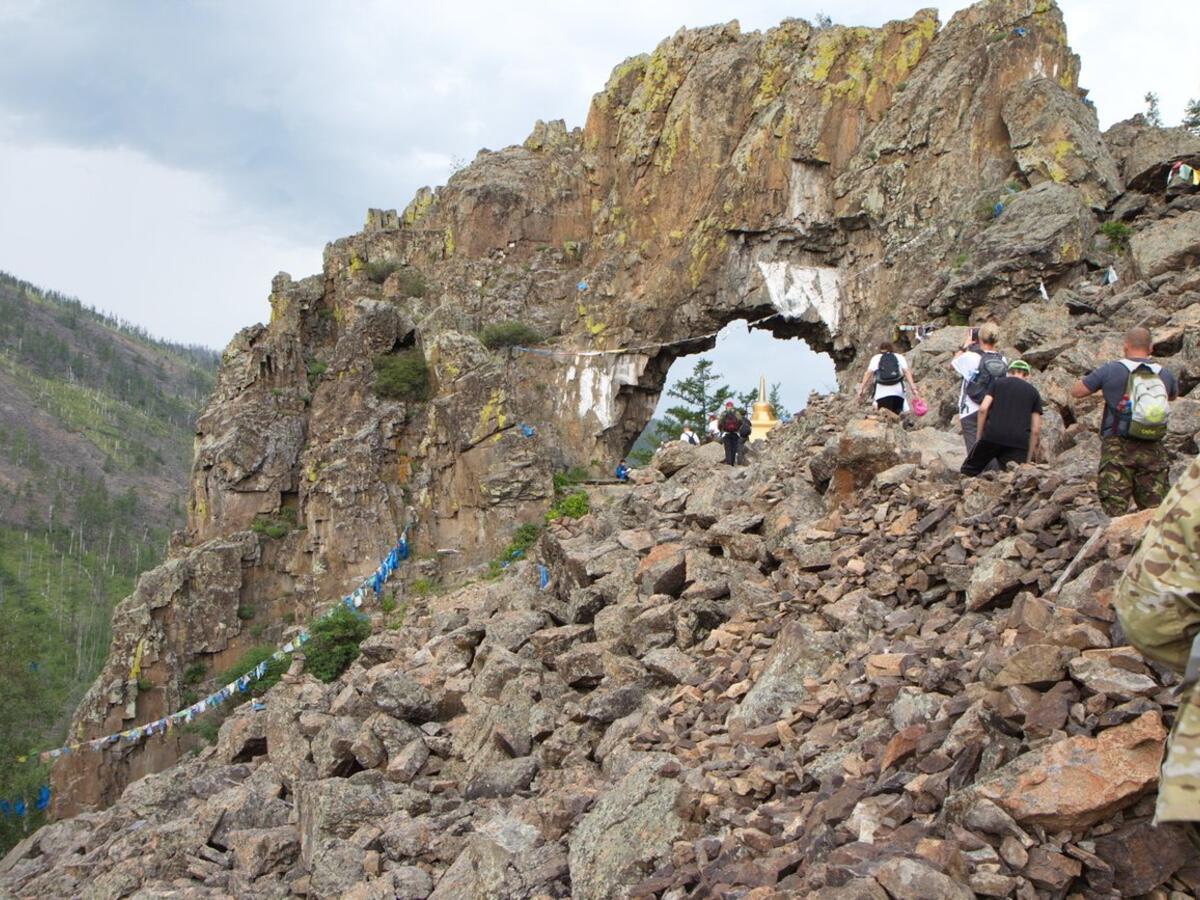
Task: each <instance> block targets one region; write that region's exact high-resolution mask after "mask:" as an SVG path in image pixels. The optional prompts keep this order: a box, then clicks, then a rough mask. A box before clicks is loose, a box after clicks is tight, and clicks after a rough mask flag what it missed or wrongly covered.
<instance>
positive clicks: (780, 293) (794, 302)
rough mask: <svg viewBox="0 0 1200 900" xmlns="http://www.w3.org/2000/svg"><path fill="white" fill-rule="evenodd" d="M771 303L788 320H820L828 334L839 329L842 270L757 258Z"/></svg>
mask: <svg viewBox="0 0 1200 900" xmlns="http://www.w3.org/2000/svg"><path fill="white" fill-rule="evenodd" d="M758 268H759V271H761V272H762V276H763V280H764V281H765V282H766V285H767V292H768V294H769V295H770V297H771V305H772V306H774V307H775V308H776V309H777V310H779V311H780V312H781V313H783V314H784V315H785V316H787V317H788V318H789V319H801V320H803V321H807V322H816V321H821V322H823V323H824V324H825V327H826V328H828V329H829V333H830V335H835V334H837V332H838V325H839V322H840V319H841V306H842V273H841V272H840V271H839V270H838V269H836V268H834V267H832V266H801V265H797V264H795V263H790V262H769V261H766V260H760V261H759V263H758Z"/></svg>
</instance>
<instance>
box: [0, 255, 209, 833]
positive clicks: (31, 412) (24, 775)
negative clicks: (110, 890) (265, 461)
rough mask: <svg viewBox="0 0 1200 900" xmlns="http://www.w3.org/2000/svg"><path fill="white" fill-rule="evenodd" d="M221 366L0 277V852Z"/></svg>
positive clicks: (169, 501)
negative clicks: (4, 804) (5, 807)
mask: <svg viewBox="0 0 1200 900" xmlns="http://www.w3.org/2000/svg"><path fill="white" fill-rule="evenodd" d="M216 363H217V355H216V354H215V353H214V352H213V351H211V350H208V349H206V348H201V347H183V346H179V345H175V344H170V343H166V342H163V341H158V340H155V339H153V338H151V337H150V336H149V335H147V334H146V333H145V332H144V331H142V330H141V329H138V328H136V327H134V326H131V325H129V324H127V323H123V322H119V321H116V320H114V319H112V318H109V317H106V316H104V315H102V314H99V313H97V312H96V311H94V310H92V309H89V308H87V307H85V306H83V305H82V304H81V303H80V302H79V301H78V300H74V299H71V298H67V297H63V296H61V295H58V294H55V293H53V292H47V291H43V290H40V289H38V288H36V287H34V286H33V285H31V284H28V283H26V282H23V281H20V280H18V279H16V278H13V277H11V276H9V275H6V274H3V273H0V622H2V623H3V627H2V628H0V684H3V686H4V694H5V699H4V702H3V703H2V704H0V799H3V800H8V801H10V814H9V815H7V816H0V846H7V845H8V844H9V843H11V841H12V839H13V838H14V837H15V836H18V835H19V834H20V833H22V832H23V831H24V830H25V829H26V828H27V827H32V825H33V821H32V819H33V817H31V816H29V815H27V816H26V817H19V816H14V815H12V814H11V802H12V801H15V800H17V799H25V800H26V801H28V802H29V805H30V808H31V809H32V808H33V807H34V806H36V794H37V787H38V786H39V785H40V784H41V783H42V782H44V781H45V772H44V771H42V769H41V767H39V766H37V765H36V764H28V763H26V764H14V765H10V763H14V762H15V758H16V757H18V756H21V755H24V754H25V753H26V752H27V751H30V750H38V749H41V748H42V746H43V745H44V744H46V743H47V742H50V743H53V742H54V740H55V739H56V738H57V737H61V736H62V733H63V731H64V729H65V728H66V725H67V721H68V716H69V714H70V711H71V709H72V707H73V705H74V704H75V703H76V702H78V699H79V696H80V695H81V694H82V693H83V690H84V689H85V688H86V686H87V684H88V683H89V682H90V681H91V680H92V679H93V678H94V677H95V675H96V672H97V671H98V669H99V667H100V664H101V663H102V662H103V659H104V655H105V653H106V651H107V649H108V641H109V620H110V618H111V613H112V608H113V606H114V604H115V603H116V602H117V601H118V600H120V599H121V598H122V597H123V596H125V595H126V594H128V593H129V591H130V589H131V588H132V586H133V581H134V579H135V577H136V576H137V574H138V573H139V572H141V571H142V570H144V569H146V568H150V567H153V566H154V565H156V564H157V563H158V561H159V560H160V559H161V558H162V555H163V552H164V550H165V548H166V539H167V535H168V534H169V532H170V530H171V529H172V528H174V527H176V526H177V525H179V524H181V523H182V520H183V510H182V502H181V500H182V496H183V493H184V490H185V487H184V485H185V483H186V472H187V467H188V464H189V462H190V460H191V448H192V424H193V421H194V418H195V414H196V411H197V409H198V408H199V406H200V404H201V402H202V401H203V399H204V398H205V397H206V396H207V394H208V392H209V391H210V390H211V388H212V382H213V373H214V370H215V368H216Z"/></svg>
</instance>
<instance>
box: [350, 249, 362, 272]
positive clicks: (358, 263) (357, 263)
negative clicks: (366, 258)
mask: <svg viewBox="0 0 1200 900" xmlns="http://www.w3.org/2000/svg"><path fill="white" fill-rule="evenodd" d="M362 267H363V261H362V260H361V259H359V258H358V254H357V253H355V252H354V251H353V250H351V251H350V274H351V275H357V274H358V273H359V272H361V271H362Z"/></svg>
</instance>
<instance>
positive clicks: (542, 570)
mask: <svg viewBox="0 0 1200 900" xmlns="http://www.w3.org/2000/svg"><path fill="white" fill-rule="evenodd" d="M549 584H550V570H549V569H547V568H546V567H545V566H543V565H542V564H541V563H538V588H539V589H540V590H543V591H544V590H545V589H546V587H547V586H548V585H549Z"/></svg>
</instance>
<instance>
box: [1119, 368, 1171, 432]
mask: <svg viewBox="0 0 1200 900" xmlns="http://www.w3.org/2000/svg"><path fill="white" fill-rule="evenodd" d="M1122 364H1123V365H1124V366H1125V367H1126V368H1129V366H1130V365H1131V364H1132V365H1133V368H1132V369H1129V377H1128V378H1127V379H1125V396H1123V397H1122V398H1121V403H1120V405H1119V406H1118V407H1117V419H1116V423H1115V432H1116V433H1117V434H1118V435H1120V436H1121V437H1129V438H1134V439H1135V440H1139V441H1161V440H1162V438H1163V435H1165V434H1166V433H1167V420H1168V418H1169V417H1170V415H1171V404H1170V398H1169V397H1168V396H1167V386H1166V385H1165V384H1164V383H1163V380H1162V379H1161V378H1159V377H1158V373H1159V372H1160V371H1161V370H1162V367H1161V366H1157V365H1154V364H1153V363H1144V362H1143V363H1134V362H1133V361H1132V360H1122Z"/></svg>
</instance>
